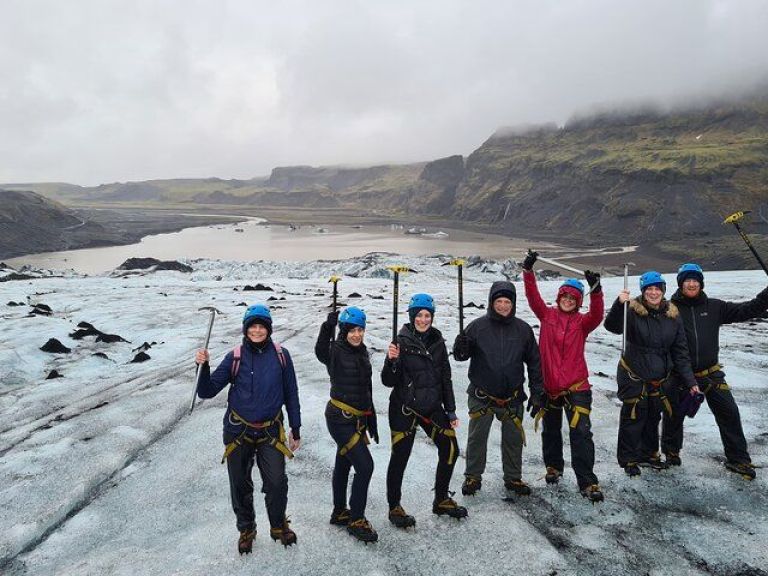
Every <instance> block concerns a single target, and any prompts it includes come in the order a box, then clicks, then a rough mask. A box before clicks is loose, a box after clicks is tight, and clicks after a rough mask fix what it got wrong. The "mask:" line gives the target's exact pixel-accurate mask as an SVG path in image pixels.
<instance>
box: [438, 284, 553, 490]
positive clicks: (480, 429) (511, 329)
mask: <svg viewBox="0 0 768 576" xmlns="http://www.w3.org/2000/svg"><path fill="white" fill-rule="evenodd" d="M516 303H517V293H516V291H515V286H514V284H512V283H511V282H507V281H505V280H500V281H497V282H494V283H493V284H492V285H491V289H490V291H489V292H488V311H487V313H486V315H485V316H483V317H481V318H477V319H475V320H473V321H472V322H470V323H469V325H468V326H467V329H466V332H465V334H459V335H458V336H457V337H456V340H455V342H454V344H453V357H454V358H455V359H456V360H458V361H459V362H461V361H464V360H469V359H470V358H471V361H470V363H469V387H468V388H467V393H468V394H469V399H468V401H467V405H468V407H469V418H470V420H469V438H468V440H467V467H466V470H465V472H464V477H465V480H464V484H463V485H462V487H461V491H462V493H463V494H465V495H471V494H475V493H476V492H477V491H478V490H480V488H481V486H482V476H483V472H485V461H486V453H487V451H488V434H489V433H490V430H491V424H493V419H494V416H495V417H496V418H497V419H498V420H500V421H501V456H502V458H501V463H502V468H503V470H504V486H505V488H506V489H507V490H510V491H512V492H515V493H516V494H520V495H528V494H530V493H531V488H530V486H528V484H527V483H525V482H524V481H523V480H522V467H523V444H524V443H525V433H524V432H523V416H524V409H523V408H524V402H525V399H526V398H527V396H526V394H525V390H524V389H523V384H524V383H525V372H524V369H525V367H527V368H528V386H529V389H530V392H531V397H530V401H529V403H528V409H529V410H530V412H531V416H535V415H536V414H538V412H539V410H541V408H542V407H543V406H544V402H545V395H544V384H543V379H542V375H541V358H540V356H539V346H538V344H536V337H535V336H534V335H533V330H532V329H531V327H530V325H529V324H528V323H527V322H525V321H523V320H521V319H520V318H517V317H516V316H515V307H516Z"/></svg>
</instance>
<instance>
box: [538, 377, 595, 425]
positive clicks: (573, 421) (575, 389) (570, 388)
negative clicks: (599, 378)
mask: <svg viewBox="0 0 768 576" xmlns="http://www.w3.org/2000/svg"><path fill="white" fill-rule="evenodd" d="M584 382H586V380H579V381H578V382H574V383H573V384H571V385H570V386H568V389H567V390H563V391H562V392H560V393H558V394H555V395H554V396H552V395H551V394H547V397H548V398H547V403H546V404H545V405H544V406H542V407H541V410H539V411H538V412H537V413H536V416H534V418H533V431H534V432H538V431H539V422H541V419H542V418H544V415H545V414H546V413H547V410H548V407H549V401H550V400H557V399H558V398H564V397H566V396H570V395H571V393H573V392H578V390H579V388H581V386H582V384H584ZM565 401H566V402H568V405H569V406H573V405H572V404H571V403H570V401H568V399H567V398H566V399H565ZM573 409H574V412H576V413H575V414H574V416H573V418H572V419H571V424H570V426H571V428H576V426H577V425H578V423H579V417H580V415H579V414H578V412H580V413H581V414H589V410H587V409H586V408H582V407H581V406H573ZM585 410H586V412H584V411H585Z"/></svg>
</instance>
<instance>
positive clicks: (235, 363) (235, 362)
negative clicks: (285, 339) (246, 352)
mask: <svg viewBox="0 0 768 576" xmlns="http://www.w3.org/2000/svg"><path fill="white" fill-rule="evenodd" d="M272 345H273V346H274V347H275V352H277V359H278V360H280V367H281V368H282V369H285V354H283V348H282V347H281V346H280V344H278V343H277V342H275V341H274V340H273V341H272ZM242 348H243V346H242V344H238V345H237V346H235V348H234V349H233V350H232V353H233V355H234V356H233V358H232V368H231V369H230V371H229V381H230V382H232V385H234V384H235V379H236V378H237V373H238V372H239V371H240V357H241V355H242Z"/></svg>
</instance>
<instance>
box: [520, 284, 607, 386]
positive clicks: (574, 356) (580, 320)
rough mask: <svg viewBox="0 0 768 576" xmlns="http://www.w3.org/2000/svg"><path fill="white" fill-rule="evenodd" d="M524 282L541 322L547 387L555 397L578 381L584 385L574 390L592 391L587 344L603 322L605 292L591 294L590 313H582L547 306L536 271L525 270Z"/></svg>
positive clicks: (542, 360)
mask: <svg viewBox="0 0 768 576" xmlns="http://www.w3.org/2000/svg"><path fill="white" fill-rule="evenodd" d="M523 283H524V285H525V296H526V298H527V299H528V305H529V306H530V307H531V310H533V313H534V314H536V317H537V318H538V319H539V321H540V322H541V330H540V331H539V350H540V352H541V371H542V375H543V376H544V390H546V392H547V394H549V395H550V396H552V397H555V396H557V395H559V394H560V393H561V392H564V391H566V390H568V389H569V388H571V386H573V385H574V384H577V383H579V382H581V385H580V386H578V387H576V388H575V389H574V390H572V391H574V392H584V391H586V390H589V389H590V384H589V370H588V369H587V361H586V359H585V357H584V344H585V343H586V341H587V336H589V333H590V332H592V331H593V330H594V329H595V328H597V327H598V326H600V323H601V322H602V321H603V312H604V310H605V306H604V304H603V293H602V291H598V292H597V293H595V292H591V293H590V295H589V312H587V313H586V314H582V313H580V312H578V310H575V311H573V312H563V311H562V310H560V307H559V306H557V305H555V306H547V305H546V303H545V302H544V299H543V298H542V297H541V294H540V293H539V288H538V286H537V285H536V275H535V274H534V273H533V271H531V270H524V271H523ZM579 304H581V302H579Z"/></svg>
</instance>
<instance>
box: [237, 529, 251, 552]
mask: <svg viewBox="0 0 768 576" xmlns="http://www.w3.org/2000/svg"><path fill="white" fill-rule="evenodd" d="M254 538H256V528H253V529H251V530H243V531H241V532H240V538H238V539H237V551H238V552H240V554H250V553H251V551H252V550H253V539H254Z"/></svg>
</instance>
